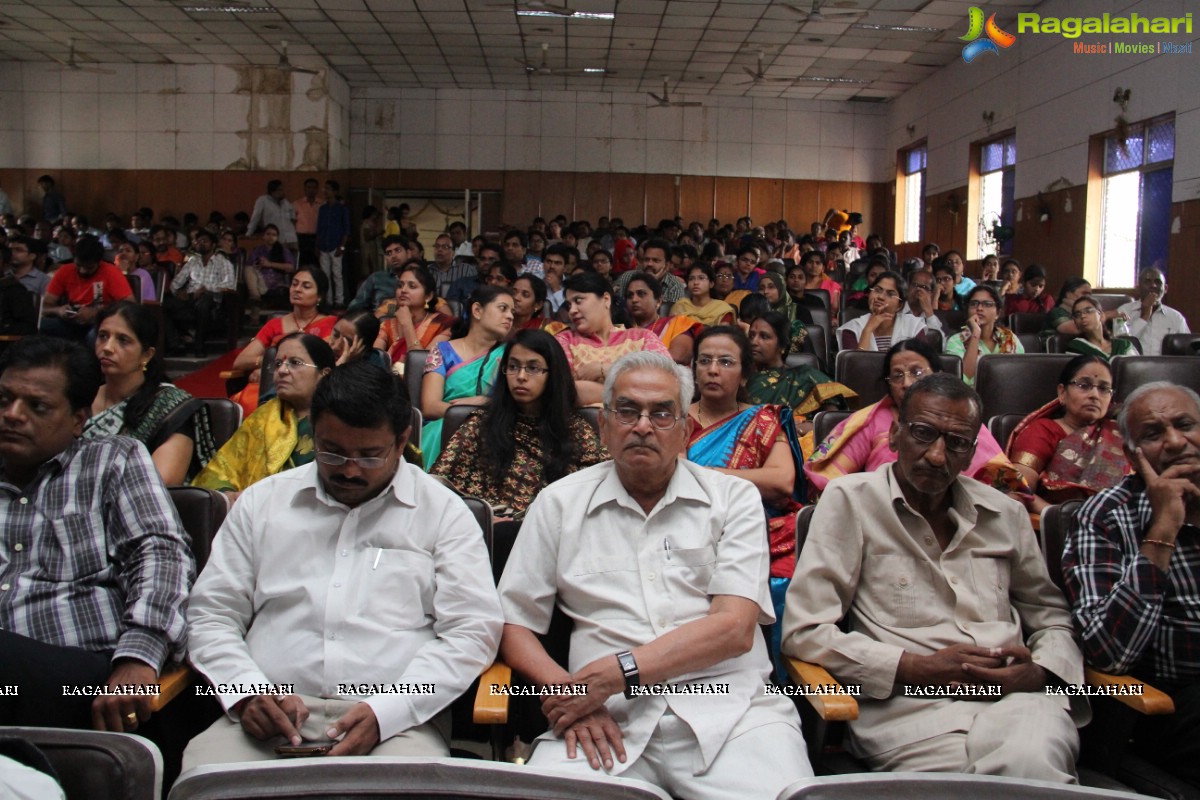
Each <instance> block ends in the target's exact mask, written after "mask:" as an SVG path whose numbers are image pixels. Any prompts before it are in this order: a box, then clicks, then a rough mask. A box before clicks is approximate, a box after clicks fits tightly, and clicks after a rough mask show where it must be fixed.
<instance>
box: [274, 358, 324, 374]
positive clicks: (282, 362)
mask: <svg viewBox="0 0 1200 800" xmlns="http://www.w3.org/2000/svg"><path fill="white" fill-rule="evenodd" d="M271 366H272V367H274V368H275V371H276V372H278V371H279V370H281V369H283V368H284V367H287V368H288V372H291V371H292V370H294V369H300V368H301V367H312V368H313V369H316V368H317V365H316V364H309V363H308V362H307V361H301V360H300V359H298V358H296V357H295V356H293V357H292V358H288V359H283V358H277V359H275V360H274V361H272V362H271Z"/></svg>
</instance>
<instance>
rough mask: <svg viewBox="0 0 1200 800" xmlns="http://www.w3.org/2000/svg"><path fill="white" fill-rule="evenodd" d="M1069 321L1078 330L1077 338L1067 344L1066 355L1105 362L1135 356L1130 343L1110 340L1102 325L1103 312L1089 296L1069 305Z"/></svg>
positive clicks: (1135, 351) (1104, 326)
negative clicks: (1090, 357) (1114, 358)
mask: <svg viewBox="0 0 1200 800" xmlns="http://www.w3.org/2000/svg"><path fill="white" fill-rule="evenodd" d="M1071 319H1072V321H1074V323H1075V327H1077V328H1079V336H1077V337H1075V338H1074V339H1072V340H1071V341H1070V342H1069V343H1068V344H1067V352H1068V353H1079V354H1080V355H1085V356H1099V357H1100V358H1102V359H1104V360H1105V361H1108V360H1109V359H1110V358H1112V357H1113V356H1128V355H1137V348H1136V347H1134V346H1133V342H1132V341H1130V340H1129V339H1114V338H1112V336H1111V335H1110V334H1109V332H1108V326H1106V325H1105V324H1104V320H1105V317H1104V311H1103V310H1102V309H1101V308H1100V304H1099V303H1097V302H1096V301H1095V300H1093V299H1092V298H1091V295H1084V296H1083V297H1080V298H1078V299H1076V300H1075V302H1074V303H1072V304H1071Z"/></svg>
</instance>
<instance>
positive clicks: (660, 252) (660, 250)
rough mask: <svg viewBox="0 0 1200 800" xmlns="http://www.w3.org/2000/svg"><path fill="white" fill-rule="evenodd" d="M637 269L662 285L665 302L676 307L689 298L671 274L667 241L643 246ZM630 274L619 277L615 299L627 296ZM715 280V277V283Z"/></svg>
mask: <svg viewBox="0 0 1200 800" xmlns="http://www.w3.org/2000/svg"><path fill="white" fill-rule="evenodd" d="M637 269H638V270H639V271H641V272H648V273H650V274H651V275H653V276H654V278H655V280H657V281H658V282H659V283H660V284H662V299H663V302H665V303H671V304H672V305H674V304H675V303H676V302H678V301H679V300H682V299H683V298H684V297H686V296H687V294H688V290H687V286H686V285H685V284H684V282H683V281H681V280H680V279H679V278H677V277H675V276H674V275H672V274H671V243H670V242H668V241H666V240H665V239H651V240H650V241H648V242H646V243H645V244H644V245H643V246H642V255H640V256H639V257H638V263H637ZM630 274H631V272H628V271H627V272H625V273H623V274H621V275H619V276H618V277H617V282H616V284H614V287H615V289H616V295H614V296H615V297H624V296H625V290H626V289H627V288H628V287H629V281H630ZM715 279H716V276H715V275H714V281H715ZM713 296H714V297H716V294H715V293H714V294H713ZM725 302H727V303H729V304H730V305H731V306H736V305H737V303H736V302H732V301H730V300H728V299H727V298H726V299H725Z"/></svg>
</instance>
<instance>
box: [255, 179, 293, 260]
mask: <svg viewBox="0 0 1200 800" xmlns="http://www.w3.org/2000/svg"><path fill="white" fill-rule="evenodd" d="M268 225H274V226H275V227H276V228H278V229H279V241H281V242H283V246H284V247H288V248H291V250H292V252H295V251H296V249H297V248H298V246H299V245H298V242H299V239H298V238H297V236H296V209H294V208H293V207H292V204H291V203H289V202H288V201H287V198H285V197H284V196H283V181H281V180H273V181H270V182H268V183H267V193H266V194H264V195H262V196H260V197H259V198H258V199H257V200H255V201H254V211H253V212H252V213H251V214H250V224H249V225H247V226H246V235H247V236H253V235H254V234H256V233H258V231H260V230H261V229H263V228H265V227H267V226H268Z"/></svg>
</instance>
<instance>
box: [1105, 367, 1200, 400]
mask: <svg viewBox="0 0 1200 800" xmlns="http://www.w3.org/2000/svg"><path fill="white" fill-rule="evenodd" d="M1112 370H1113V387H1114V388H1115V389H1116V392H1115V393H1114V394H1113V401H1114V402H1117V403H1121V402H1124V401H1125V398H1126V397H1128V396H1129V395H1130V394H1131V393H1132V392H1133V390H1134V389H1136V388H1137V387H1139V386H1142V385H1144V384H1147V383H1151V382H1153V381H1170V382H1171V383H1177V384H1179V385H1180V386H1186V387H1188V388H1189V389H1191V390H1192V391H1195V392H1200V364H1197V363H1196V362H1195V361H1193V360H1192V359H1190V358H1180V357H1178V356H1116V357H1114V358H1113V359H1112Z"/></svg>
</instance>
